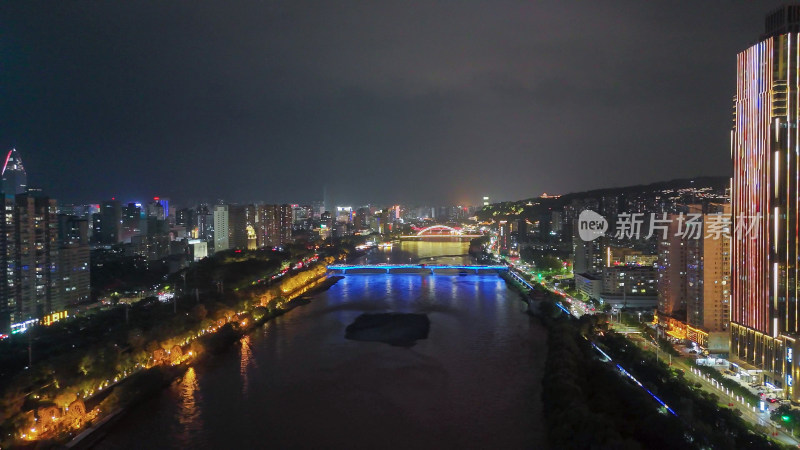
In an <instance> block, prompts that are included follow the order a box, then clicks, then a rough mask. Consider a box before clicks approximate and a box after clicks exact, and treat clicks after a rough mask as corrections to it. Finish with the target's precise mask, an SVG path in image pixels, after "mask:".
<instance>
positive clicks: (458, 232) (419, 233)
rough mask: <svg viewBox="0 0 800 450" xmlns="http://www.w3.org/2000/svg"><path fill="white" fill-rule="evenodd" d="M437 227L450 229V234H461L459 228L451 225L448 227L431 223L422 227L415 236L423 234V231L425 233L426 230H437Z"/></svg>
mask: <svg viewBox="0 0 800 450" xmlns="http://www.w3.org/2000/svg"><path fill="white" fill-rule="evenodd" d="M437 229H438V230H448V231H450V234H461V231H460V230H456V229H455V228H453V227H448V226H447V225H431V226H429V227H426V228H423V229H421V230H419V232H418V233H417V236H423V235H424V233H426V232H428V231H431V230H437Z"/></svg>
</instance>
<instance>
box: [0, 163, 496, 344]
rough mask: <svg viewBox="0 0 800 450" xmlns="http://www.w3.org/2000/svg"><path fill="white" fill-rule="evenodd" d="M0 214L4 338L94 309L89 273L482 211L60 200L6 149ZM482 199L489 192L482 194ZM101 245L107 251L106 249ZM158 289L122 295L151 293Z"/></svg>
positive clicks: (170, 266) (183, 262) (408, 226)
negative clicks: (30, 179)
mask: <svg viewBox="0 0 800 450" xmlns="http://www.w3.org/2000/svg"><path fill="white" fill-rule="evenodd" d="M2 192H3V205H4V211H5V214H4V215H3V222H2V234H1V235H0V255H1V257H2V258H3V267H4V268H5V274H4V276H5V282H4V283H3V286H2V289H3V291H2V297H0V335H8V334H12V333H18V332H23V331H25V330H26V329H27V328H29V327H30V326H31V325H34V324H49V323H52V322H54V321H57V320H59V319H62V318H65V317H67V316H69V315H71V314H72V313H74V312H75V311H77V310H78V309H79V308H80V307H81V306H83V307H86V305H99V304H102V302H103V300H104V295H105V294H107V293H104V292H96V290H93V286H92V284H91V279H92V277H91V270H92V267H93V266H94V268H95V270H98V271H102V270H103V263H104V262H106V261H108V260H113V259H120V258H136V259H137V261H140V262H141V263H142V265H143V266H144V267H149V264H152V263H154V262H158V263H159V265H160V266H162V267H166V270H167V271H168V272H169V273H175V272H178V271H180V270H182V269H184V268H186V267H187V266H188V265H189V264H191V263H192V262H194V261H199V260H201V259H203V258H205V257H207V256H211V255H213V254H214V253H215V252H221V251H225V250H254V249H259V248H272V249H275V250H282V249H283V248H284V247H285V246H286V245H287V244H289V243H291V242H294V241H296V240H300V241H305V242H314V241H319V240H325V239H329V238H334V239H335V238H341V237H345V236H349V235H355V234H371V233H393V232H396V233H402V232H411V230H412V229H413V227H415V224H417V225H419V224H424V223H426V222H430V221H434V220H435V221H439V222H443V223H448V222H454V223H457V222H460V221H462V220H464V219H466V218H467V217H469V216H472V215H474V213H475V211H476V209H477V208H478V207H474V206H469V207H463V206H446V207H430V206H418V207H410V206H402V205H392V206H389V207H377V206H373V205H368V206H363V207H357V208H353V207H350V206H336V207H326V205H325V203H324V202H315V203H312V204H307V205H299V204H287V203H284V204H266V203H247V204H239V203H227V202H223V201H219V202H217V203H216V204H207V203H201V204H199V205H194V206H177V205H176V204H175V202H173V201H171V200H170V199H169V198H166V197H153V198H152V199H151V200H148V201H145V202H139V201H136V202H123V201H121V200H119V199H117V198H112V199H110V200H106V201H103V202H101V203H96V204H86V205H71V204H58V202H57V201H56V200H55V199H53V198H50V197H48V196H47V195H45V194H44V193H43V192H42V191H41V190H40V189H36V188H32V187H29V186H28V184H27V174H26V172H25V169H24V167H23V165H22V160H21V159H20V155H19V152H17V150H16V149H12V150H11V151H9V152H8V154H7V157H6V161H5V164H4V167H3V172H2ZM486 200H487V201H488V198H487V199H486ZM104 251H105V252H104ZM159 290H160V286H153V287H152V289H148V290H146V291H138V292H135V293H131V292H121V293H115V294H116V295H118V296H123V298H128V296H132V297H131V298H141V297H143V296H146V295H154V294H157V293H158V292H159Z"/></svg>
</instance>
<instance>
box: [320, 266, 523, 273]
mask: <svg viewBox="0 0 800 450" xmlns="http://www.w3.org/2000/svg"><path fill="white" fill-rule="evenodd" d="M328 269H329V270H338V271H341V273H347V272H348V271H353V270H356V271H358V272H359V273H420V272H422V273H430V274H434V273H436V272H437V271H439V272H451V273H452V272H459V273H461V272H472V273H475V274H481V273H498V272H505V271H507V270H508V267H507V266H499V265H497V266H481V265H472V264H468V265H444V264H331V265H330V266H328Z"/></svg>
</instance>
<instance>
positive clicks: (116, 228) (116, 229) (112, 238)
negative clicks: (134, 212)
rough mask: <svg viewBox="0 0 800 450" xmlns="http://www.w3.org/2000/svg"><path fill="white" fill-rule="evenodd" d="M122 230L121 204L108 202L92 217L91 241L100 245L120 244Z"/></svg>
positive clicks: (116, 201) (114, 201) (113, 201)
mask: <svg viewBox="0 0 800 450" xmlns="http://www.w3.org/2000/svg"><path fill="white" fill-rule="evenodd" d="M121 230H122V204H121V203H120V202H119V200H108V201H105V202H103V204H102V205H101V206H100V212H98V213H97V214H95V215H94V233H92V240H93V241H94V242H95V243H97V244H101V245H114V244H117V243H119V242H120V235H121Z"/></svg>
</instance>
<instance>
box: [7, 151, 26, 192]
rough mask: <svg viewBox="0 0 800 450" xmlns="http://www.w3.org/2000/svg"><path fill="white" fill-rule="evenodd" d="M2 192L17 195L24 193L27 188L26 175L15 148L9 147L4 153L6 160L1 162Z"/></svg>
mask: <svg viewBox="0 0 800 450" xmlns="http://www.w3.org/2000/svg"><path fill="white" fill-rule="evenodd" d="M2 188H3V194H5V195H17V194H24V193H25V192H26V191H27V190H28V175H27V174H26V173H25V168H24V167H22V159H20V157H19V154H18V153H17V149H11V150H10V151H9V152H8V153H7V154H6V161H5V164H3V185H2Z"/></svg>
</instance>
